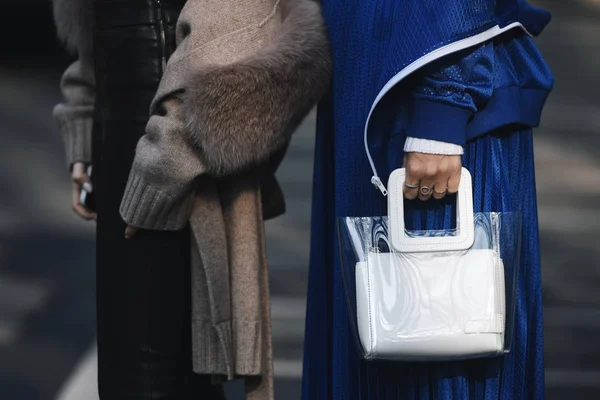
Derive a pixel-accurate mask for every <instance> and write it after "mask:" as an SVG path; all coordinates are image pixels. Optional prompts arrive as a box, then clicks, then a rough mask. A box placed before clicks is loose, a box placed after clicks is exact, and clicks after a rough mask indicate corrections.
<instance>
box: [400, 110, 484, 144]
mask: <svg viewBox="0 0 600 400" xmlns="http://www.w3.org/2000/svg"><path fill="white" fill-rule="evenodd" d="M472 116H473V112H472V111H470V110H467V109H464V108H460V107H456V106H451V105H448V104H444V103H439V102H436V101H431V100H424V99H416V100H415V101H414V104H413V109H412V113H411V116H410V122H409V125H408V129H407V132H406V136H407V137H413V138H420V139H430V140H437V141H439V142H446V143H454V144H457V145H460V146H464V145H465V144H466V142H467V123H468V122H469V120H470V119H471V117H472Z"/></svg>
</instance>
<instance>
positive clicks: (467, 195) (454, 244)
mask: <svg viewBox="0 0 600 400" xmlns="http://www.w3.org/2000/svg"><path fill="white" fill-rule="evenodd" d="M405 177H406V170H405V169H404V168H398V169H396V170H394V171H393V172H392V173H391V175H390V180H389V182H388V184H389V196H388V215H389V227H390V236H391V237H390V242H391V245H392V247H393V248H394V250H396V251H398V252H401V253H421V252H442V251H458V250H467V249H469V248H471V247H472V246H473V243H474V242H475V222H474V219H473V218H474V214H473V188H472V184H471V174H470V173H469V171H468V170H467V169H466V168H462V171H461V177H460V185H459V188H458V196H457V199H456V202H457V206H456V217H457V224H456V227H457V228H458V233H457V234H456V235H454V236H441V237H423V236H421V237H410V236H408V235H407V234H406V229H405V226H404V194H403V189H404V188H403V186H404V180H405Z"/></svg>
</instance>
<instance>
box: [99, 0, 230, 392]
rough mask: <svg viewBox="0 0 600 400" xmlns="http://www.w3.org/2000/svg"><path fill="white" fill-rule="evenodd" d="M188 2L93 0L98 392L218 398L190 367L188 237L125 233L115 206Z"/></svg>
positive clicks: (205, 379)
mask: <svg viewBox="0 0 600 400" xmlns="http://www.w3.org/2000/svg"><path fill="white" fill-rule="evenodd" d="M184 3H185V0H162V1H158V0H95V26H94V58H95V69H96V84H97V85H96V91H97V98H96V113H95V120H94V185H95V194H96V197H97V199H96V202H97V211H98V221H97V255H96V258H97V316H98V369H99V371H98V374H99V376H98V382H99V390H100V398H101V399H102V400H129V399H132V400H133V399H136V400H145V399H148V400H149V399H152V400H188V399H189V400H192V399H194V400H199V399H223V398H224V396H223V393H222V388H221V387H219V386H213V385H211V384H210V378H209V377H201V376H198V375H195V374H194V373H193V371H192V349H191V336H190V335H191V323H190V315H191V313H190V308H191V304H190V297H191V294H190V286H191V285H190V243H189V240H190V236H189V231H188V229H187V228H186V229H184V230H182V231H179V232H160V231H140V232H138V234H137V235H136V236H135V237H134V238H132V239H129V240H127V239H125V237H124V231H125V223H124V222H123V221H122V219H121V217H120V216H119V204H120V202H121V198H122V196H123V191H124V188H125V183H126V182H127V177H128V174H129V170H130V168H131V164H132V161H133V157H134V152H135V146H136V143H137V141H138V140H139V138H140V137H141V136H142V135H143V134H144V130H145V125H146V123H147V121H148V109H149V105H150V102H151V100H152V97H153V96H154V93H155V91H156V89H157V87H158V83H159V81H160V78H161V76H162V73H163V62H164V61H165V60H166V59H167V58H168V57H169V55H170V54H171V53H172V51H173V49H174V47H175V22H176V20H177V17H178V15H179V12H180V11H181V8H182V6H183V4H184Z"/></svg>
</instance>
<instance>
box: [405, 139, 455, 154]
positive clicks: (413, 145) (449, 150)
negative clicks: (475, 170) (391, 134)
mask: <svg viewBox="0 0 600 400" xmlns="http://www.w3.org/2000/svg"><path fill="white" fill-rule="evenodd" d="M404 152H405V153H423V154H443V155H449V156H454V155H459V156H460V155H463V153H464V149H463V147H462V146H459V145H457V144H454V143H446V142H440V141H438V140H431V139H421V138H413V137H407V138H406V142H404Z"/></svg>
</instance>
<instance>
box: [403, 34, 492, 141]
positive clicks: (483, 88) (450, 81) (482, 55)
mask: <svg viewBox="0 0 600 400" xmlns="http://www.w3.org/2000/svg"><path fill="white" fill-rule="evenodd" d="M493 68H494V49H493V44H491V43H490V44H484V45H480V46H479V47H476V48H475V49H471V50H466V51H465V52H461V53H459V54H456V55H454V56H450V57H449V58H445V59H443V60H440V61H438V62H435V63H434V64H432V65H431V66H429V67H427V68H425V69H424V70H423V71H421V73H420V74H419V75H418V77H417V81H416V82H417V83H416V85H415V86H414V88H413V91H412V93H413V106H412V110H411V115H410V119H409V124H408V128H407V137H411V138H418V139H429V140H435V141H439V142H447V143H452V144H456V145H461V146H462V145H464V144H465V143H466V126H467V124H468V122H469V121H470V119H471V118H472V117H473V114H474V113H475V112H476V111H477V110H478V109H480V108H481V107H483V106H484V105H485V103H486V102H487V101H488V100H489V98H490V97H491V95H492V92H493Z"/></svg>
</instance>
